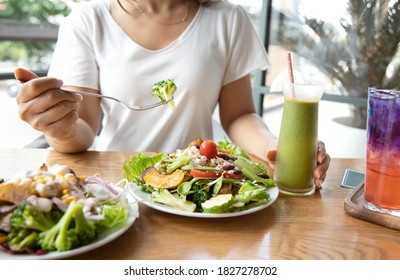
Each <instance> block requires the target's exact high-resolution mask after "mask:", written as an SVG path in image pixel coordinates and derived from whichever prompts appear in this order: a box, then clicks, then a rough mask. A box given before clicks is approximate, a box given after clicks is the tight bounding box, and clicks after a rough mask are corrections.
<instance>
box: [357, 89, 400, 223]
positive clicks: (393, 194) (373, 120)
mask: <svg viewBox="0 0 400 280" xmlns="http://www.w3.org/2000/svg"><path fill="white" fill-rule="evenodd" d="M364 193H365V198H366V199H367V201H368V202H369V203H367V208H368V209H370V210H374V211H378V212H384V213H389V214H392V215H395V216H400V91H391V90H383V89H375V88H369V89H368V120H367V170H366V174H365V185H364Z"/></svg>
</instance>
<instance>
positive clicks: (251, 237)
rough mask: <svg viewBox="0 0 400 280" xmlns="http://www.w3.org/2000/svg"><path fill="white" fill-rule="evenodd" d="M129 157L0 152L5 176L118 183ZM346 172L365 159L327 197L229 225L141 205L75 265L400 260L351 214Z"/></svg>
mask: <svg viewBox="0 0 400 280" xmlns="http://www.w3.org/2000/svg"><path fill="white" fill-rule="evenodd" d="M130 155H132V153H129V152H94V151H89V152H85V153H80V154H71V155H67V154H60V153H57V152H54V151H52V150H48V149H46V150H40V149H37V150H36V149H35V150H27V149H21V150H20V149H3V150H1V149H0V177H4V178H7V177H8V176H11V175H13V174H14V173H16V172H20V171H25V170H28V169H37V168H38V167H39V166H40V165H41V164H42V163H47V164H49V165H51V164H54V163H61V164H68V165H69V166H70V167H71V168H73V169H74V170H75V171H76V172H77V174H80V175H92V174H94V173H98V174H99V175H100V176H101V177H102V178H104V179H106V180H109V181H112V182H117V181H119V180H120V179H121V178H122V168H121V166H122V163H123V162H124V160H125V159H126V158H127V157H129V156H130ZM346 167H350V168H354V169H358V170H364V168H365V160H364V159H339V158H337V159H333V160H332V162H331V167H330V169H329V173H328V176H327V178H326V181H325V182H324V185H323V188H322V190H321V192H319V193H316V194H315V195H312V196H309V197H291V196H285V195H279V197H278V199H277V200H276V202H275V203H274V204H273V205H272V206H270V207H268V208H266V209H264V210H262V211H259V212H256V213H253V214H250V215H245V216H240V217H233V218H227V219H204V218H189V217H182V216H176V215H172V214H168V213H163V212H159V211H157V210H153V209H151V208H149V207H147V206H145V205H140V207H139V211H140V217H139V218H138V219H137V220H136V221H135V223H134V224H133V226H132V227H131V228H130V229H129V230H128V231H127V232H126V233H124V234H123V235H122V236H121V237H119V238H118V239H116V240H114V241H112V242H110V243H109V244H107V245H105V246H103V247H101V248H98V249H96V250H93V251H90V252H87V253H85V254H82V255H78V256H75V257H74V258H75V259H106V260H109V259H138V260H157V259H158V260H162V259H172V260H178V259H189V260H191V259H192V260H194V259H203V260H206V259H229V260H239V259H243V260H245V259H274V260H277V259H278V260H282V259H308V260H314V259H324V260H326V259H340V260H341V259H400V232H399V231H397V230H393V229H389V228H386V227H383V226H380V225H376V224H372V223H369V222H366V221H363V220H359V219H356V218H353V217H351V216H349V215H347V214H346V213H345V211H344V207H343V206H344V200H345V198H346V196H347V195H348V194H349V193H350V192H351V190H350V189H345V188H342V187H340V182H341V178H342V176H343V172H344V169H345V168H346Z"/></svg>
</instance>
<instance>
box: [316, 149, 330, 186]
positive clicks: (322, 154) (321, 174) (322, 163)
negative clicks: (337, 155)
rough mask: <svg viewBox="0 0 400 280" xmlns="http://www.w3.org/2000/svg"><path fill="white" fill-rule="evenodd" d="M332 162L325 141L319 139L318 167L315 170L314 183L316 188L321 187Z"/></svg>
mask: <svg viewBox="0 0 400 280" xmlns="http://www.w3.org/2000/svg"><path fill="white" fill-rule="evenodd" d="M330 163H331V157H330V156H329V155H328V154H327V153H326V150H325V144H324V142H322V141H318V152H317V168H315V171H314V184H315V188H316V190H319V189H321V187H322V183H323V182H324V180H325V177H326V173H327V171H328V168H329V164H330Z"/></svg>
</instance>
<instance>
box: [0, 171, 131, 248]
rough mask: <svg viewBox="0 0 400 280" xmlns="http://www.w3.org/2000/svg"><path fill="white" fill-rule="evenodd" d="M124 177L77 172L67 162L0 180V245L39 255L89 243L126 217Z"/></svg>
mask: <svg viewBox="0 0 400 280" xmlns="http://www.w3.org/2000/svg"><path fill="white" fill-rule="evenodd" d="M127 184H128V182H127V180H126V179H124V180H121V181H120V182H118V183H117V184H110V183H108V182H105V181H104V180H102V179H101V178H99V177H97V176H95V175H94V176H87V177H79V176H77V175H76V173H75V172H74V171H73V170H72V169H70V168H69V167H68V166H67V165H59V164H55V165H53V166H51V167H48V166H46V165H43V166H42V167H41V168H40V169H39V170H34V171H27V172H25V173H23V174H18V175H16V176H14V177H13V178H10V179H8V180H6V181H4V182H3V183H1V184H0V248H1V249H2V250H3V251H5V252H7V253H11V254H27V253H29V254H37V255H42V254H46V253H47V252H52V251H58V252H62V251H69V250H72V249H75V248H78V247H81V246H84V245H87V244H90V243H92V242H94V241H95V240H96V238H97V236H98V235H99V233H101V232H102V231H105V230H106V229H108V228H112V227H114V226H115V225H117V224H120V223H124V222H125V221H127V219H128V217H129V215H131V214H132V213H130V211H131V207H130V205H129V203H128V200H127V192H128V190H129V188H127V187H126V186H127Z"/></svg>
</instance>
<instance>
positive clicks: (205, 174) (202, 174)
mask: <svg viewBox="0 0 400 280" xmlns="http://www.w3.org/2000/svg"><path fill="white" fill-rule="evenodd" d="M221 174H222V173H221V172H216V171H204V170H196V169H192V170H190V175H192V176H193V177H197V178H210V179H216V178H219V177H221ZM224 178H227V179H241V178H243V176H242V175H240V174H234V173H224Z"/></svg>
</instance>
